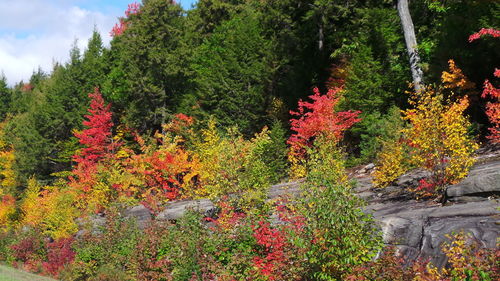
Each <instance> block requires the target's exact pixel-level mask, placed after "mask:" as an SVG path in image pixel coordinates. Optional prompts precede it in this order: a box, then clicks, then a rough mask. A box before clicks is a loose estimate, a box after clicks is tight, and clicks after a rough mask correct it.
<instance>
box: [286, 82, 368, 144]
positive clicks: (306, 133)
mask: <svg viewBox="0 0 500 281" xmlns="http://www.w3.org/2000/svg"><path fill="white" fill-rule="evenodd" d="M341 90H342V88H333V89H329V90H328V93H326V95H322V94H321V93H320V92H319V89H318V88H314V90H313V91H314V95H311V96H309V98H310V99H311V100H312V102H306V101H302V100H300V101H299V108H298V111H290V114H291V115H292V116H297V118H292V119H291V120H290V123H291V130H292V131H295V133H294V134H292V135H291V136H290V138H289V139H288V143H289V144H290V145H291V146H292V149H294V150H303V148H304V147H306V146H310V145H311V144H312V141H313V140H314V138H315V137H316V136H318V135H325V136H326V137H328V138H330V139H332V140H334V141H337V142H338V141H339V140H341V139H342V136H343V134H344V132H345V131H346V130H347V129H349V128H350V127H352V126H353V125H354V124H356V123H357V122H359V121H361V119H360V118H358V116H359V114H360V113H361V112H360V111H351V110H349V111H342V112H336V111H335V107H336V106H337V104H338V103H339V99H340V98H339V93H340V91H341Z"/></svg>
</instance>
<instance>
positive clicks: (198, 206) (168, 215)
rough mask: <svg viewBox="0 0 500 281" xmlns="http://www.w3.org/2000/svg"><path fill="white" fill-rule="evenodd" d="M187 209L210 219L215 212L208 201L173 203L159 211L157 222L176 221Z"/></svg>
mask: <svg viewBox="0 0 500 281" xmlns="http://www.w3.org/2000/svg"><path fill="white" fill-rule="evenodd" d="M188 209H193V210H196V211H199V212H201V213H203V214H204V215H205V216H209V217H212V215H213V213H214V212H215V205H214V203H212V201H210V200H209V199H199V200H185V201H175V202H172V203H170V204H168V205H167V206H166V207H165V209H164V210H163V211H161V212H160V213H159V214H158V216H156V219H157V220H177V219H179V218H180V217H182V216H183V215H184V213H185V212H186V211H187V210H188Z"/></svg>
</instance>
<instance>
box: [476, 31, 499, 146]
mask: <svg viewBox="0 0 500 281" xmlns="http://www.w3.org/2000/svg"><path fill="white" fill-rule="evenodd" d="M486 35H488V36H492V37H494V38H498V37H500V30H497V29H494V28H482V29H481V30H479V31H478V32H476V33H474V34H472V35H471V36H469V42H473V41H475V40H478V39H480V38H481V37H483V36H486ZM493 75H494V76H495V77H496V78H500V70H499V69H497V68H495V71H494V73H493ZM481 97H482V98H489V99H490V101H489V102H488V103H487V104H486V115H487V116H488V119H489V120H490V123H491V125H492V127H491V128H488V130H489V131H490V135H489V136H488V138H489V139H490V140H491V142H492V143H500V89H498V88H496V87H495V86H494V85H493V84H492V83H491V81H489V80H488V79H486V80H485V81H484V85H483V93H482V95H481Z"/></svg>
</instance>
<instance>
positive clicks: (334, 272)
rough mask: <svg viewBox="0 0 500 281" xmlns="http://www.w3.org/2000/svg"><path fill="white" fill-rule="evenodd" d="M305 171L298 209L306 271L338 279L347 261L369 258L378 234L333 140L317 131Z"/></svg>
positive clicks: (349, 263)
mask: <svg viewBox="0 0 500 281" xmlns="http://www.w3.org/2000/svg"><path fill="white" fill-rule="evenodd" d="M308 154H309V160H308V163H307V167H308V176H307V178H306V183H305V184H304V186H303V187H302V188H303V191H304V193H303V194H304V195H303V196H304V197H303V199H302V200H301V202H300V204H299V206H298V214H299V215H301V216H303V217H304V234H302V237H303V241H310V242H308V246H307V248H308V250H307V254H306V257H307V260H308V261H309V263H310V264H309V267H310V272H309V274H310V275H311V276H312V277H314V278H315V279H316V280H338V279H340V278H341V277H342V276H343V275H344V274H346V273H348V272H349V270H350V268H352V267H353V266H355V265H357V264H360V263H363V262H366V261H368V260H370V259H371V258H372V257H373V256H374V255H375V254H376V253H377V251H378V249H379V248H380V241H381V240H380V237H379V234H378V231H377V229H376V228H375V226H374V224H373V221H372V220H371V218H370V216H369V215H367V214H365V213H364V212H363V210H362V207H363V201H362V200H361V199H359V198H358V197H356V196H355V195H354V194H353V192H352V191H351V186H350V184H349V183H348V181H347V176H346V173H345V168H344V158H345V157H344V155H343V153H341V150H340V148H339V147H338V144H337V143H336V142H332V141H331V140H330V139H329V138H327V137H322V136H320V137H319V138H318V139H316V141H315V143H314V145H313V146H312V148H311V149H310V150H309V152H308Z"/></svg>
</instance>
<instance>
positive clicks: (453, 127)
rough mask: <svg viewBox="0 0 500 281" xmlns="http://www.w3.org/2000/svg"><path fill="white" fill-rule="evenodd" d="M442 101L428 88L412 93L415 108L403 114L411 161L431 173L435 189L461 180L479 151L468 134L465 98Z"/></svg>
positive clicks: (437, 93) (466, 101)
mask: <svg viewBox="0 0 500 281" xmlns="http://www.w3.org/2000/svg"><path fill="white" fill-rule="evenodd" d="M443 99H444V98H443V96H442V94H441V93H439V92H436V91H434V90H433V89H431V88H428V89H426V90H425V91H421V92H417V93H412V96H411V99H410V103H411V104H412V105H414V106H415V108H413V109H408V110H406V111H405V112H404V117H403V118H404V119H405V120H407V121H409V123H410V126H409V127H407V128H405V129H403V130H402V132H403V135H404V136H405V138H406V139H407V140H408V143H409V145H410V147H412V153H411V157H410V160H411V161H412V163H413V164H414V165H416V166H418V167H422V168H425V169H427V170H429V171H430V172H431V173H432V181H433V183H434V184H436V188H437V189H439V188H441V187H442V186H443V185H445V184H450V183H456V182H457V181H458V180H460V179H462V178H464V177H465V176H466V175H467V173H468V171H469V169H470V167H471V166H472V165H473V164H474V158H473V153H474V151H475V150H476V149H477V148H478V145H477V144H476V143H475V142H474V140H473V139H472V137H471V136H469V135H468V134H467V128H468V127H469V126H470V123H469V121H468V120H467V118H466V117H465V116H464V115H463V113H464V111H465V109H467V107H468V105H469V102H468V99H467V97H464V98H462V99H460V100H458V101H456V102H450V101H447V102H445V101H443Z"/></svg>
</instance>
